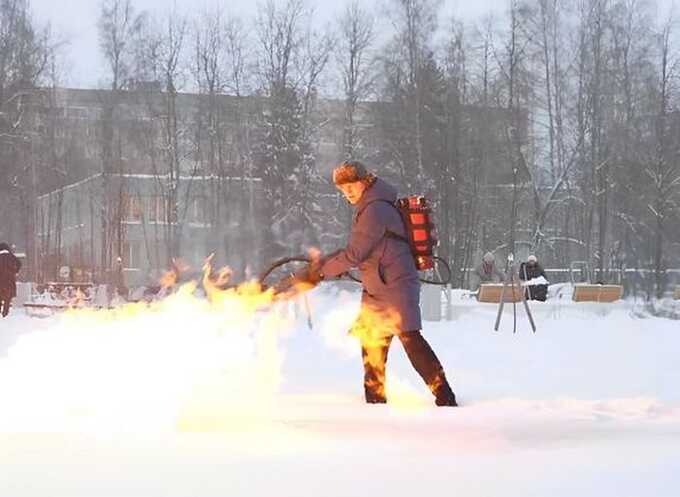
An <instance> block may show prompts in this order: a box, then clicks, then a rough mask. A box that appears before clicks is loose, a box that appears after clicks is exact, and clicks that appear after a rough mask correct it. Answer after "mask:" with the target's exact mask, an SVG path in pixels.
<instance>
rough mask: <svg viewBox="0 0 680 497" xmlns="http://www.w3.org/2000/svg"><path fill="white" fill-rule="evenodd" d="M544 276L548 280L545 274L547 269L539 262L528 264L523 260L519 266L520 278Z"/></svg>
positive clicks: (530, 278)
mask: <svg viewBox="0 0 680 497" xmlns="http://www.w3.org/2000/svg"><path fill="white" fill-rule="evenodd" d="M541 276H543V277H544V278H545V279H546V280H547V279H548V278H547V277H546V275H545V271H544V270H543V268H542V267H541V265H540V264H539V263H536V264H533V265H531V264H528V263H526V262H523V263H522V264H520V266H519V279H521V280H525V281H529V280H533V279H534V278H539V277H541Z"/></svg>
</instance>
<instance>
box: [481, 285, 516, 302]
mask: <svg viewBox="0 0 680 497" xmlns="http://www.w3.org/2000/svg"><path fill="white" fill-rule="evenodd" d="M502 291H503V284H502V283H482V284H481V285H479V293H478V294H477V300H479V301H480V302H487V303H490V304H498V303H500V301H501V292H502ZM523 291H524V288H522V287H521V286H518V285H515V286H514V288H513V287H512V286H510V285H508V287H507V288H506V289H505V294H504V295H503V300H504V301H505V302H519V301H520V300H522V292H523Z"/></svg>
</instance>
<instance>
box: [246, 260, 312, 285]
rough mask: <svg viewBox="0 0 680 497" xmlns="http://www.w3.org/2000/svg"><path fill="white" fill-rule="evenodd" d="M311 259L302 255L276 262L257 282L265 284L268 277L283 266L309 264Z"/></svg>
mask: <svg viewBox="0 0 680 497" xmlns="http://www.w3.org/2000/svg"><path fill="white" fill-rule="evenodd" d="M309 261H310V259H309V257H305V256H302V255H296V256H293V257H284V258H283V259H279V260H278V261H275V262H274V263H273V264H272V265H271V266H269V267H268V268H267V270H266V271H265V272H263V273H261V274H260V275H259V276H258V277H257V280H258V281H259V282H260V283H262V284H264V280H266V279H267V277H268V276H269V275H270V274H272V273H273V272H274V270H275V269H277V268H280V267H281V266H285V265H286V264H288V263H290V262H307V263H309Z"/></svg>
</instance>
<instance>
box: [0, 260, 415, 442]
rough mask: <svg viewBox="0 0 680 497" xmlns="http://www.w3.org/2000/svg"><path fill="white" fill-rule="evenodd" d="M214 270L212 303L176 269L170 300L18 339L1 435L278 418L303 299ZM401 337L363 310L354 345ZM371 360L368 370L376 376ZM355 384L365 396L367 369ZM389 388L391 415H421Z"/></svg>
mask: <svg viewBox="0 0 680 497" xmlns="http://www.w3.org/2000/svg"><path fill="white" fill-rule="evenodd" d="M211 263H212V257H210V258H208V259H207V260H206V264H205V266H204V268H203V278H202V290H203V291H204V292H205V298H202V297H200V296H196V294H197V293H199V292H200V290H199V288H198V287H199V285H198V283H197V282H195V281H193V282H188V283H185V284H182V285H179V283H178V281H179V276H180V275H181V272H182V271H185V270H186V267H185V266H184V265H182V263H181V262H180V261H177V262H176V264H175V269H174V270H173V271H171V272H170V273H168V274H167V275H165V276H164V277H163V279H162V281H161V283H162V285H163V286H164V287H165V288H166V289H175V291H174V293H173V292H169V295H168V296H167V297H166V298H164V299H163V300H160V301H156V302H152V303H136V304H125V305H122V306H120V307H117V308H114V309H109V310H94V309H87V308H84V309H72V310H70V311H68V312H66V313H65V314H63V315H62V316H61V317H60V318H59V320H58V321H56V324H55V325H54V326H51V327H49V328H48V329H45V330H43V331H34V332H32V333H30V334H26V335H24V336H22V337H21V338H20V340H19V341H18V342H17V343H16V344H15V345H14V346H13V347H12V348H11V349H10V350H9V352H8V356H7V357H6V358H4V359H1V360H0V396H1V397H2V399H3V402H2V404H3V407H2V409H0V427H2V430H10V431H22V430H28V431H36V430H37V431H41V430H48V431H50V430H57V431H62V430H76V431H83V430H86V431H95V432H97V433H102V432H104V433H107V432H112V431H120V430H132V431H138V430H140V429H141V430H149V429H152V430H157V429H171V430H174V429H177V428H179V429H186V430H205V429H214V428H216V427H219V428H220V429H224V428H227V429H233V430H240V429H242V428H243V427H247V426H251V425H252V424H254V423H258V422H260V421H262V420H263V419H266V418H267V416H271V415H272V412H273V411H274V407H275V406H274V404H275V402H276V400H277V399H276V395H277V393H278V391H279V388H280V385H281V382H282V364H283V359H284V351H283V350H282V349H281V338H284V337H285V336H286V334H288V333H290V332H292V330H293V329H294V326H295V320H294V319H293V318H292V317H291V316H290V314H289V313H288V312H287V310H288V303H287V302H286V301H285V299H287V298H288V297H291V296H293V295H295V293H296V292H298V291H303V290H306V289H308V287H307V286H305V283H302V282H299V281H296V280H295V279H292V280H290V281H289V283H290V284H289V285H288V286H287V287H286V288H285V291H284V292H282V293H279V294H277V293H276V292H275V291H274V290H273V289H271V288H270V289H263V288H262V286H261V285H260V284H259V283H258V282H255V281H251V282H246V283H243V284H240V285H231V284H230V280H231V271H230V270H229V269H228V268H225V269H222V270H219V271H217V272H216V273H213V272H212V269H211ZM334 303H335V304H336V305H337V304H338V302H337V301H334ZM340 315H342V317H343V319H345V320H346V319H347V316H350V318H351V317H353V315H354V313H353V312H351V311H349V312H348V308H347V306H342V305H340V306H338V310H337V313H335V312H333V311H332V312H331V315H330V319H328V318H327V317H325V321H326V324H327V325H330V326H331V328H334V329H337V327H338V323H340V321H342V319H337V318H338V316H340ZM398 325H399V315H398V314H397V313H394V312H384V311H383V312H380V311H377V310H375V309H366V308H364V310H363V312H361V314H360V316H359V318H358V319H357V320H356V321H355V323H354V325H353V327H352V334H353V335H354V336H355V337H357V338H359V339H360V340H361V341H363V343H365V344H369V345H376V344H378V343H379V342H380V341H381V340H383V338H382V337H383V336H384V335H385V334H388V333H391V332H392V331H393V330H394V329H396V328H398ZM341 326H344V327H343V328H342V329H343V331H342V334H343V339H344V342H343V347H344V348H345V349H346V347H347V346H348V344H347V342H348V341H349V342H351V345H349V346H350V347H352V350H353V355H355V356H357V355H359V350H360V347H359V345H358V344H357V343H356V341H355V340H351V339H349V338H348V336H347V334H346V331H345V330H347V327H346V326H345V325H341ZM331 345H332V344H331ZM369 349H370V350H372V351H371V352H370V353H369V354H368V358H367V360H368V361H369V362H371V361H372V362H373V363H376V364H377V362H376V361H378V360H379V358H378V356H377V355H375V352H374V350H375V347H370V348H369ZM348 374H352V376H353V381H356V385H357V390H359V389H360V388H361V387H360V385H361V375H360V369H358V370H357V371H356V373H348ZM387 385H388V387H387V388H388V391H387V396H388V400H389V403H390V404H392V405H396V406H399V407H413V406H422V405H423V396H422V395H419V394H418V393H416V392H415V390H413V389H412V388H410V387H409V386H408V384H407V383H405V382H403V381H400V380H398V379H396V378H394V377H392V376H391V375H390V379H389V381H388V382H387Z"/></svg>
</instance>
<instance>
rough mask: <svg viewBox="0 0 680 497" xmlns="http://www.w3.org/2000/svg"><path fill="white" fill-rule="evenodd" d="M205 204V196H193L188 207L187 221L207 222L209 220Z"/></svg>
mask: <svg viewBox="0 0 680 497" xmlns="http://www.w3.org/2000/svg"><path fill="white" fill-rule="evenodd" d="M205 205H206V202H205V197H192V198H191V199H190V200H189V208H188V209H187V221H189V222H190V223H205V222H206V220H207V216H206V208H205Z"/></svg>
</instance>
